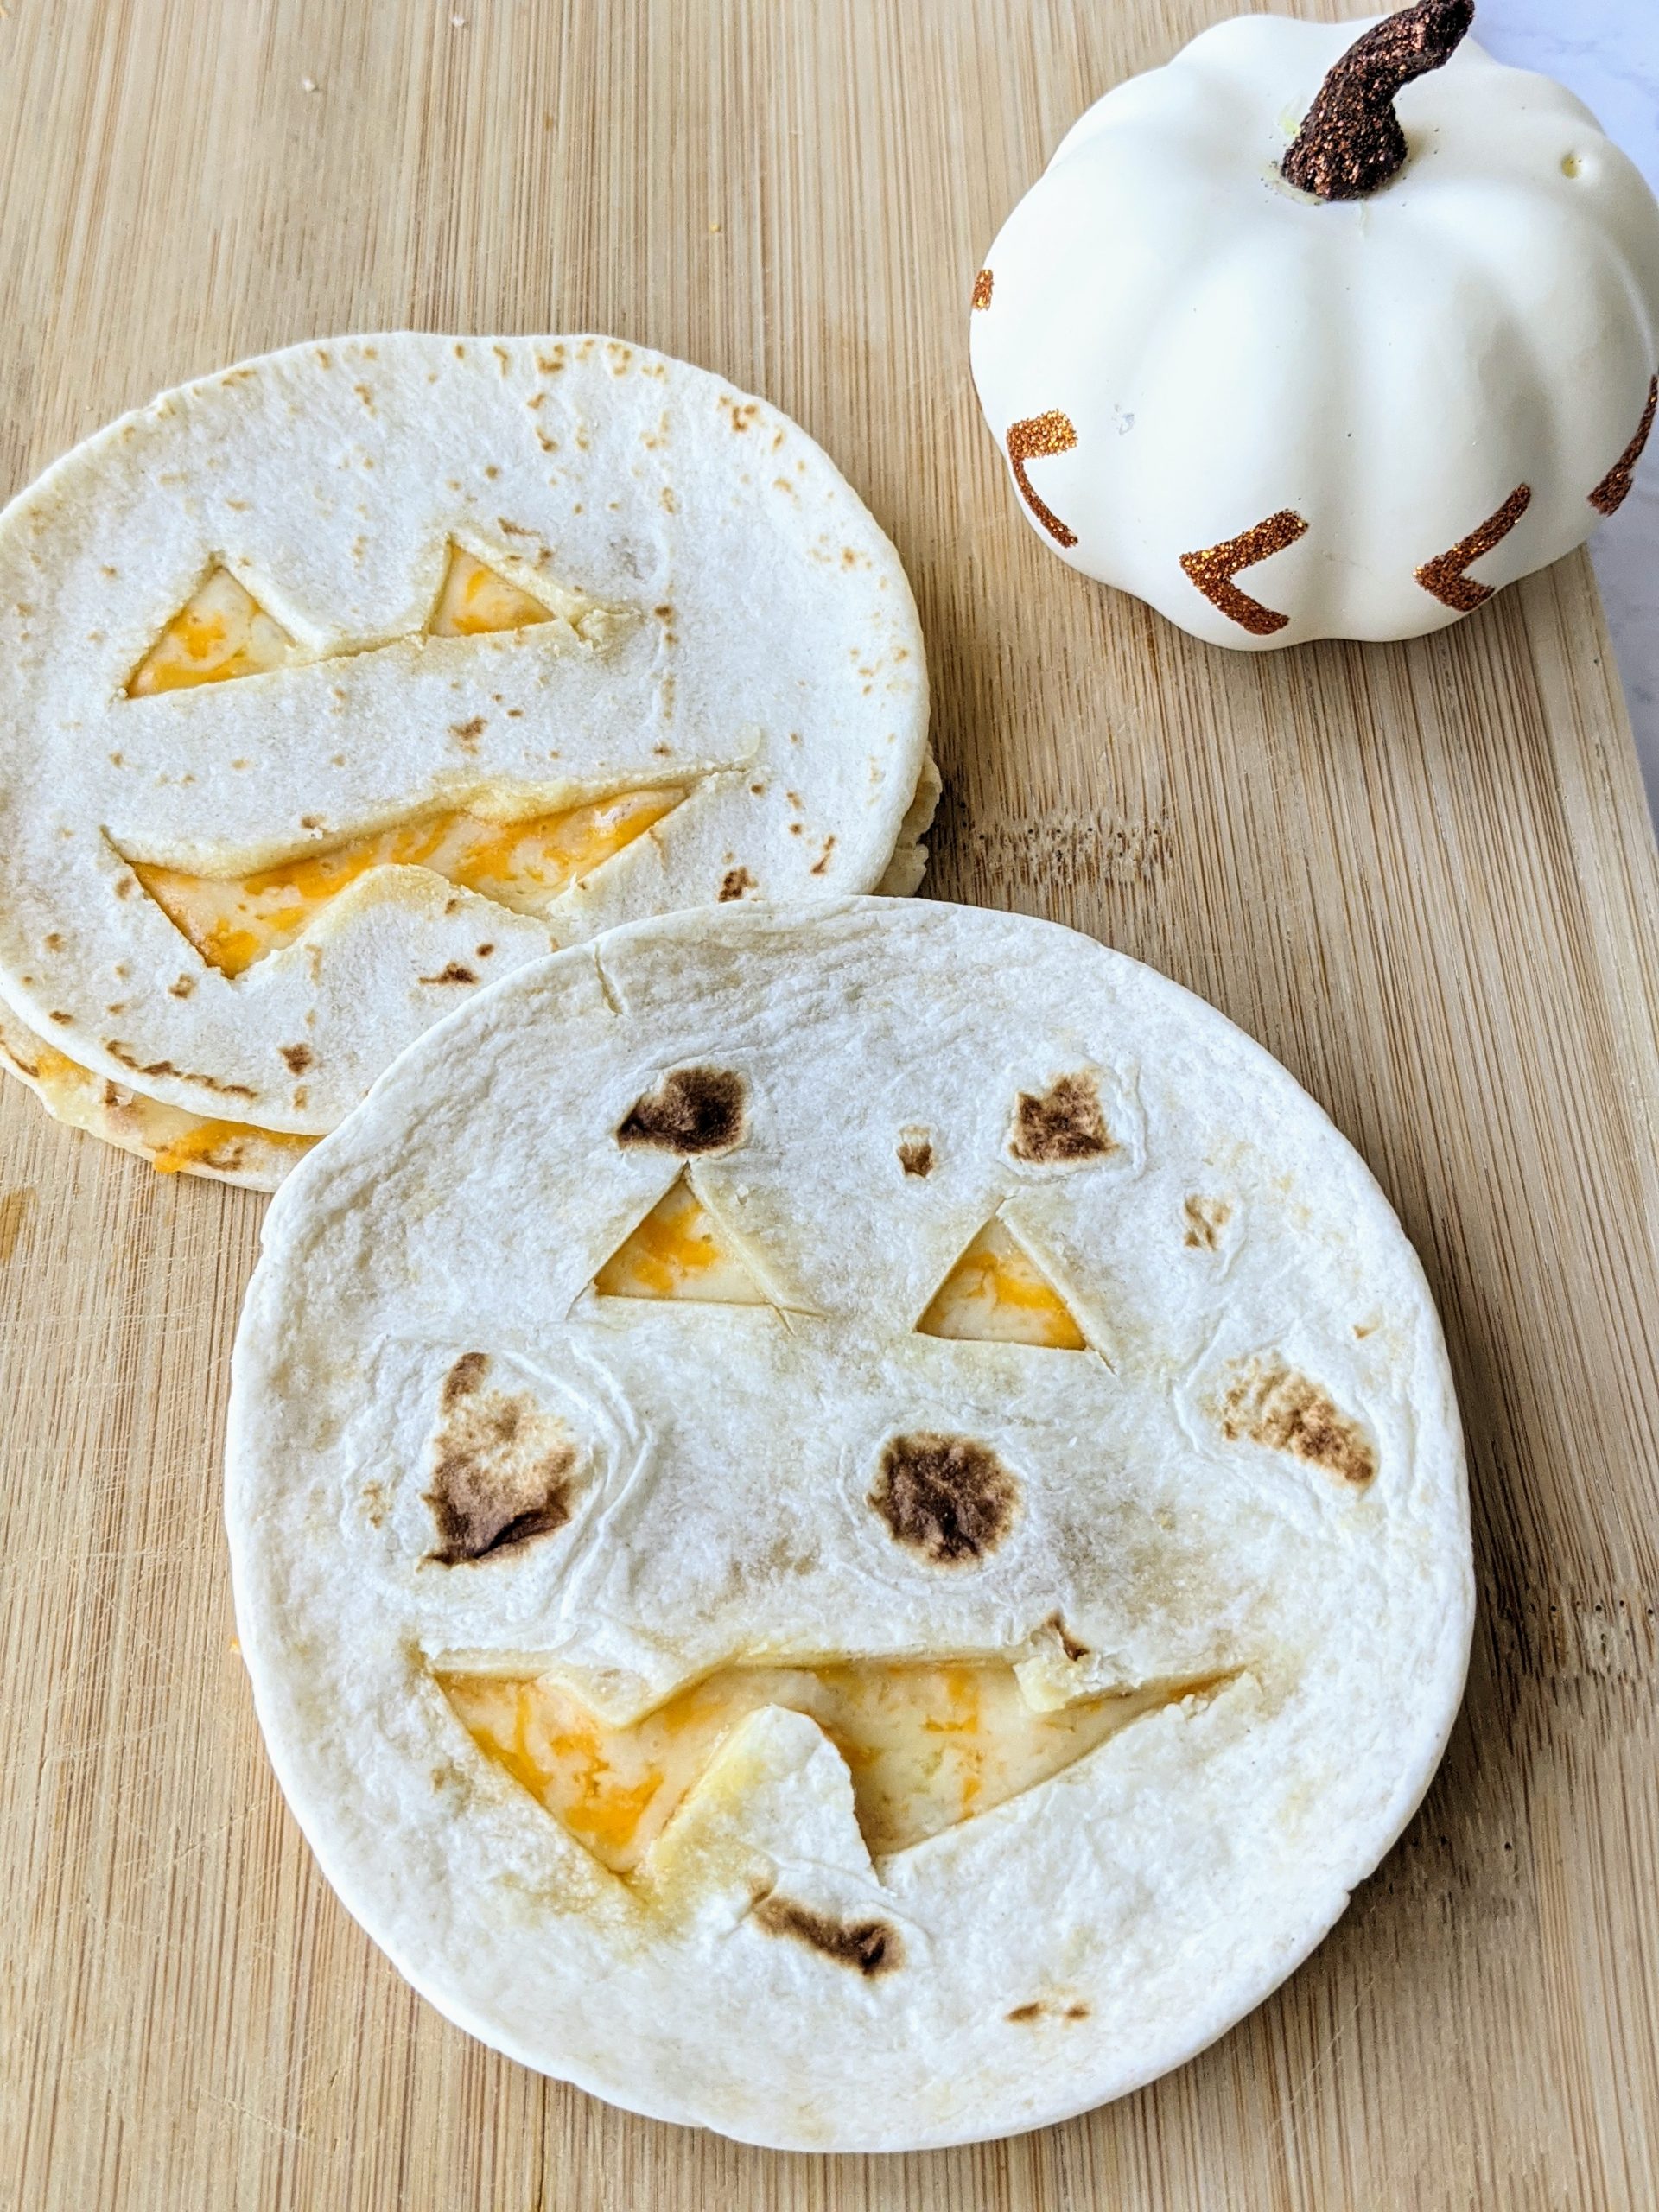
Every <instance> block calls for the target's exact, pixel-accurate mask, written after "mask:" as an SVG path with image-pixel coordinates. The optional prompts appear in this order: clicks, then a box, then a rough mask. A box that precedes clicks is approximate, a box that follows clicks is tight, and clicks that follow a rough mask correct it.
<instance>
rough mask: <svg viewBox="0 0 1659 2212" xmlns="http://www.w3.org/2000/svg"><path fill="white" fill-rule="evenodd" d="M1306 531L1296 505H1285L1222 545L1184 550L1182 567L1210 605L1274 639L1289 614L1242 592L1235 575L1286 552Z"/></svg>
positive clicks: (1252, 631) (1246, 627)
mask: <svg viewBox="0 0 1659 2212" xmlns="http://www.w3.org/2000/svg"><path fill="white" fill-rule="evenodd" d="M1306 534H1307V524H1306V523H1305V522H1304V521H1303V520H1302V518H1301V517H1300V515H1299V514H1298V513H1297V512H1296V511H1295V510H1294V508H1293V507H1281V508H1280V510H1279V512H1278V513H1277V514H1276V515H1269V516H1268V518H1267V520H1266V521H1265V522H1258V523H1256V524H1254V525H1253V526H1252V527H1251V528H1250V529H1249V530H1242V531H1240V532H1239V534H1238V536H1237V537H1229V538H1226V539H1224V541H1223V543H1221V544H1219V545H1210V546H1206V547H1205V550H1204V551H1203V552H1202V553H1183V554H1182V556H1181V566H1182V568H1183V569H1185V571H1186V573H1187V575H1189V576H1190V577H1191V578H1192V582H1194V583H1195V584H1196V585H1197V586H1198V589H1199V590H1200V591H1201V592H1202V593H1203V594H1204V595H1205V598H1206V599H1207V600H1208V601H1210V604H1211V606H1212V607H1218V608H1219V609H1220V611H1221V613H1224V615H1225V616H1226V617H1227V619H1228V620H1229V621H1230V622H1236V623H1237V625H1238V626H1239V628H1240V629H1241V630H1248V631H1249V633H1250V635H1251V636H1252V637H1253V638H1270V637H1272V635H1273V633H1274V631H1275V630H1282V629H1283V628H1284V626H1285V625H1286V624H1287V622H1288V621H1289V620H1290V617H1289V615H1288V614H1280V613H1276V612H1275V611H1274V608H1272V607H1263V606H1262V602H1261V601H1260V600H1259V599H1252V598H1251V597H1250V595H1249V593H1248V592H1243V591H1240V589H1239V588H1238V586H1237V585H1236V583H1235V582H1233V577H1234V576H1235V575H1236V573H1237V571H1238V570H1239V569H1249V568H1253V567H1254V566H1255V563H1257V562H1258V561H1265V560H1266V559H1267V557H1268V555H1269V554H1270V553H1282V552H1283V551H1284V550H1285V548H1286V546H1287V545H1294V543H1296V541H1297V539H1298V538H1299V537H1306Z"/></svg>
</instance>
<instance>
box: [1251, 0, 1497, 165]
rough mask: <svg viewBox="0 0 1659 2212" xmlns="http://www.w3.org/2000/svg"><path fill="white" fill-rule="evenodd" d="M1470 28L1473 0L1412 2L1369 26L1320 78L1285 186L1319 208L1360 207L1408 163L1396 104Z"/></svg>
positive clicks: (1287, 159)
mask: <svg viewBox="0 0 1659 2212" xmlns="http://www.w3.org/2000/svg"><path fill="white" fill-rule="evenodd" d="M1474 20H1475V0H1417V5H1416V6H1415V7H1414V8H1402V10H1401V11H1400V13H1399V14H1398V15H1397V16H1386V17H1385V18H1384V19H1383V22H1380V23H1373V24H1372V26H1371V28H1370V30H1368V31H1367V32H1366V33H1365V35H1364V36H1363V38H1358V39H1356V40H1355V41H1354V43H1353V44H1352V45H1351V47H1350V48H1349V49H1348V51H1347V53H1346V54H1344V55H1343V57H1342V59H1341V60H1339V61H1338V62H1337V63H1336V65H1335V66H1334V67H1333V68H1332V69H1331V71H1330V72H1329V73H1328V74H1327V75H1326V77H1325V82H1324V83H1323V84H1322V85H1321V86H1319V92H1317V94H1316V95H1315V97H1314V100H1313V106H1312V107H1311V108H1309V110H1308V111H1307V113H1306V116H1305V117H1304V118H1302V127H1301V129H1300V130H1299V131H1298V132H1297V134H1296V137H1295V140H1294V143H1293V144H1292V146H1291V149H1290V151H1289V152H1288V153H1287V155H1286V156H1285V158H1284V161H1283V162H1281V170H1282V172H1283V175H1284V176H1285V178H1286V180H1287V182H1289V183H1291V184H1294V186H1296V188H1298V190H1299V191H1302V192H1312V193H1316V194H1318V195H1319V198H1320V199H1321V200H1360V199H1363V197H1364V195H1365V194H1367V193H1368V192H1375V191H1376V188H1377V187H1378V186H1379V185H1382V184H1386V183H1387V182H1388V181H1389V178H1390V177H1391V176H1392V175H1394V173H1395V170H1396V169H1397V168H1399V167H1400V165H1401V164H1402V162H1403V161H1404V160H1405V158H1406V134H1405V132H1404V131H1403V130H1402V129H1401V128H1400V118H1399V117H1398V116H1397V115H1395V111H1394V97H1395V93H1396V92H1398V91H1399V90H1400V88H1401V86H1402V85H1408V84H1409V83H1410V82H1411V80H1412V79H1413V78H1414V77H1422V76H1426V75H1427V73H1428V72H1429V71H1430V70H1431V69H1438V68H1440V66H1441V65H1442V63H1444V62H1446V61H1449V60H1451V58H1452V53H1453V52H1454V50H1455V49H1456V48H1457V45H1458V42H1459V40H1460V39H1461V38H1462V37H1463V35H1464V34H1465V31H1466V30H1467V29H1469V26H1470V25H1471V23H1472V22H1474Z"/></svg>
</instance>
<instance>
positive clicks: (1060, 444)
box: [1008, 407, 1077, 545]
mask: <svg viewBox="0 0 1659 2212" xmlns="http://www.w3.org/2000/svg"><path fill="white" fill-rule="evenodd" d="M1076 443H1077V432H1076V431H1075V430H1074V429H1072V427H1071V416H1069V415H1062V414H1061V412H1060V410H1059V409H1058V407H1051V408H1050V409H1049V410H1048V412H1047V414H1046V415H1028V416H1027V417H1026V419H1025V421H1024V422H1022V423H1009V425H1008V460H1009V462H1010V463H1011V465H1012V467H1013V469H1014V482H1015V483H1016V484H1017V485H1018V486H1020V498H1021V499H1023V500H1024V501H1025V503H1026V505H1027V506H1028V507H1029V508H1030V509H1031V512H1033V514H1034V515H1035V516H1036V518H1037V519H1038V521H1039V523H1041V524H1042V525H1043V528H1044V529H1045V530H1046V531H1047V532H1048V534H1049V536H1050V537H1052V539H1053V540H1054V542H1055V543H1056V544H1057V545H1075V544H1076V543H1077V531H1075V530H1068V529H1067V528H1066V526H1065V524H1064V523H1063V522H1062V521H1061V520H1060V518H1059V517H1058V515H1057V514H1056V513H1055V512H1054V510H1053V508H1052V507H1051V506H1050V505H1047V503H1046V501H1045V500H1042V499H1039V498H1038V496H1037V494H1036V493H1035V492H1033V490H1032V488H1031V479H1030V477H1029V476H1027V474H1026V463H1027V461H1039V460H1041V459H1042V457H1043V456H1044V455H1045V454H1054V453H1070V452H1071V448H1072V447H1073V446H1074V445H1076Z"/></svg>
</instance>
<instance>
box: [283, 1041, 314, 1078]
mask: <svg viewBox="0 0 1659 2212" xmlns="http://www.w3.org/2000/svg"><path fill="white" fill-rule="evenodd" d="M281 1051H282V1055H283V1058H284V1059H285V1060H286V1061H287V1062H288V1066H289V1074H290V1075H303V1074H304V1073H305V1071H306V1070H307V1068H308V1067H309V1066H310V1065H311V1061H312V1057H313V1055H312V1052H311V1047H310V1046H308V1045H284V1046H282V1047H281Z"/></svg>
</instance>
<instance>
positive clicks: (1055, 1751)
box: [437, 1660, 1203, 1874]
mask: <svg viewBox="0 0 1659 2212" xmlns="http://www.w3.org/2000/svg"><path fill="white" fill-rule="evenodd" d="M437 1681H438V1683H439V1686H440V1688H442V1690H443V1692H444V1694H445V1695H446V1696H447V1697H448V1700H449V1702H450V1704H451V1705H452V1706H453V1707H454V1711H455V1713H456V1714H457V1715H458V1716H459V1718H460V1719H461V1722H462V1724H463V1725H464V1726H465V1727H466V1728H467V1732H468V1733H469V1734H470V1735H471V1736H472V1738H473V1740H474V1743H476V1744H477V1745H478V1746H479V1748H480V1750H481V1751H484V1752H486V1754H487V1755H488V1756H489V1757H490V1758H493V1759H496V1760H498V1761H499V1763H500V1764H501V1765H503V1766H504V1767H505V1769H506V1770H507V1771H508V1773H509V1774H511V1775H512V1777H513V1778H514V1780H515V1781H517V1782H518V1783H521V1784H522V1785H523V1787H524V1789H527V1790H529V1792H530V1793H531V1796H533V1797H535V1798H536V1799H537V1801H538V1802H540V1803H541V1804H542V1805H543V1806H544V1807H545V1808H547V1810H548V1811H549V1812H550V1813H551V1814H553V1815H554V1816H555V1817H556V1819H557V1820H559V1821H561V1822H562V1823H563V1826H564V1827H566V1828H567V1829H569V1833H570V1834H572V1835H573V1836H575V1839H576V1840H577V1841H578V1842H579V1843H582V1844H583V1845H585V1846H586V1847H587V1848H588V1850H589V1851H591V1852H592V1853H593V1854H594V1857H595V1858H596V1859H601V1861H602V1862H603V1863H604V1865H606V1866H608V1867H610V1868H611V1869H612V1870H613V1872H616V1873H620V1874H628V1873H632V1872H633V1871H634V1870H635V1869H636V1868H637V1867H638V1866H639V1864H640V1862H641V1860H642V1859H644V1858H645V1854H646V1853H647V1852H648V1851H649V1850H650V1848H651V1847H652V1844H653V1843H654V1842H655V1841H656V1840H657V1839H658V1836H660V1835H661V1834H662V1833H663V1831H664V1828H665V1827H667V1826H668V1824H669V1822H670V1821H671V1820H672V1818H673V1816H674V1815H675V1813H676V1812H677V1810H678V1809H679V1808H680V1806H681V1805H682V1804H683V1802H684V1800H685V1798H686V1797H687V1796H688V1795H689V1794H690V1791H691V1789H693V1788H694V1786H695V1785H696V1782H697V1780H698V1779H699V1777H701V1776H702V1773H703V1771H704V1770H705V1769H706V1768H707V1767H708V1765H709V1762H710V1760H711V1759H712V1758H714V1756H715V1751H717V1750H718V1748H719V1745H720V1744H721V1739H722V1738H724V1737H726V1736H727V1735H728V1733H729V1732H731V1730H732V1729H733V1728H734V1726H736V1725H737V1723H738V1722H739V1721H740V1720H741V1719H743V1718H744V1717H745V1716H746V1715H747V1714H748V1713H754V1712H756V1711H758V1710H759V1709H760V1707H763V1706H768V1705H780V1706H786V1707H790V1708H791V1709H792V1710H793V1711H795V1712H798V1713H809V1714H810V1716H811V1717H812V1719H815V1720H816V1721H817V1723H818V1725H819V1726H821V1727H822V1728H823V1731H824V1733H825V1734H826V1735H827V1736H828V1737H829V1739H830V1741H831V1742H832V1743H833V1744H834V1745H836V1749H837V1750H838V1751H840V1752H841V1754H842V1758H844V1759H845V1760H846V1762H847V1767H848V1771H849V1774H850V1776H851V1777H852V1784H853V1800H854V1805H855V1810H856V1813H857V1817H858V1824H859V1827H860V1828H861V1830H862V1832H863V1835H864V1840H865V1841H866V1843H867V1844H868V1846H869V1847H870V1850H871V1852H872V1853H874V1855H875V1856H876V1857H878V1858H879V1857H880V1856H882V1855H884V1854H885V1853H889V1852H893V1851H903V1850H905V1849H906V1848H907V1847H909V1846H910V1845H912V1844H914V1843H919V1842H921V1841H923V1840H924V1839H925V1838H926V1837H928V1836H931V1835H937V1834H938V1833H939V1832H940V1830H941V1829H944V1828H948V1827H954V1826H955V1825H956V1823H957V1821H965V1820H969V1819H971V1818H972V1817H973V1815H976V1814H978V1813H985V1812H988V1811H989V1810H990V1809H991V1808H992V1807H994V1806H996V1805H1001V1804H1004V1803H1006V1802H1007V1800H1008V1799H1009V1798H1011V1797H1015V1796H1019V1795H1020V1792H1021V1791H1022V1790H1026V1789H1032V1788H1033V1786H1034V1785H1035V1784H1036V1783H1040V1782H1046V1781H1047V1780H1048V1779H1049V1778H1050V1777H1051V1776H1053V1775H1056V1774H1058V1773H1059V1772H1060V1771H1061V1770H1062V1769H1064V1768H1065V1767H1068V1766H1070V1765H1071V1763H1072V1761H1073V1760H1074V1759H1077V1758H1082V1756H1083V1755H1084V1752H1085V1751H1092V1750H1093V1749H1094V1747H1095V1745H1096V1744H1099V1743H1102V1742H1103V1741H1104V1739H1105V1738H1107V1737H1108V1736H1109V1735H1112V1734H1113V1733H1114V1732H1116V1730H1118V1729H1119V1728H1122V1727H1124V1726H1127V1725H1128V1722H1129V1721H1131V1720H1134V1719H1138V1718H1139V1717H1140V1715H1141V1714H1142V1713H1147V1712H1150V1711H1152V1710H1154V1709H1155V1708H1156V1707H1159V1706H1160V1705H1164V1704H1167V1703H1170V1702H1172V1701H1173V1700H1175V1699H1177V1698H1179V1697H1180V1696H1182V1695H1183V1694H1186V1692H1187V1691H1188V1690H1191V1689H1194V1688H1199V1687H1203V1686H1201V1685H1197V1684H1190V1685H1186V1686H1185V1688H1183V1687H1182V1686H1179V1685H1177V1686H1173V1687H1171V1686H1165V1687H1162V1688H1152V1689H1147V1690H1137V1691H1131V1692H1128V1693H1126V1694H1122V1695H1116V1696H1108V1697H1098V1698H1090V1699H1088V1700H1084V1701H1082V1702H1079V1703H1077V1704H1075V1705H1070V1706H1065V1707H1061V1708H1059V1709H1058V1710H1057V1711H1053V1712H1046V1713H1039V1712H1034V1711H1033V1709H1032V1708H1031V1707H1029V1706H1028V1705H1027V1703H1026V1701H1025V1699H1024V1697H1023V1695H1022V1694H1021V1693H1020V1686H1019V1683H1018V1681H1016V1679H1015V1677H1014V1670H1013V1669H1012V1668H1011V1667H1009V1666H1007V1665H1004V1664H1002V1663H1001V1662H995V1661H985V1660H963V1661H953V1662H943V1663H939V1662H925V1661H897V1662H882V1661H842V1662H833V1663H830V1664H827V1665H813V1666H787V1665H782V1666H739V1667H728V1668H725V1669H722V1670H721V1672H720V1673H718V1674H715V1675H709V1677H708V1678H707V1679H706V1680H705V1681H701V1682H697V1683H696V1684H694V1685H693V1686H692V1687H691V1688H690V1689H686V1690H682V1691H681V1692H680V1693H679V1694H677V1696H675V1697H673V1698H671V1699H670V1700H669V1701H668V1703H667V1704H666V1705H664V1706H660V1707H658V1710H657V1711H656V1712H655V1713H650V1714H648V1715H647V1716H646V1717H645V1719H643V1720H639V1721H637V1722H635V1723H634V1724H633V1726H631V1727H626V1728H610V1727H607V1726H605V1724H604V1723H603V1722H602V1721H601V1720H599V1719H596V1718H595V1716H594V1714H593V1713H592V1712H590V1711H589V1709H588V1707H586V1706H585V1705H583V1704H582V1701H581V1700H580V1699H579V1698H577V1697H575V1695H574V1694H572V1693H571V1692H570V1691H569V1690H568V1689H566V1688H563V1686H562V1685H561V1684H560V1683H558V1682H556V1681H554V1680H553V1679H552V1678H551V1677H550V1676H547V1675H541V1676H534V1677H528V1678H526V1677H522V1676H520V1677H512V1678H508V1679H505V1680H504V1679H500V1678H496V1677H489V1676H482V1675H463V1674H455V1673H444V1672H442V1671H441V1672H439V1674H438V1675H437Z"/></svg>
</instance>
